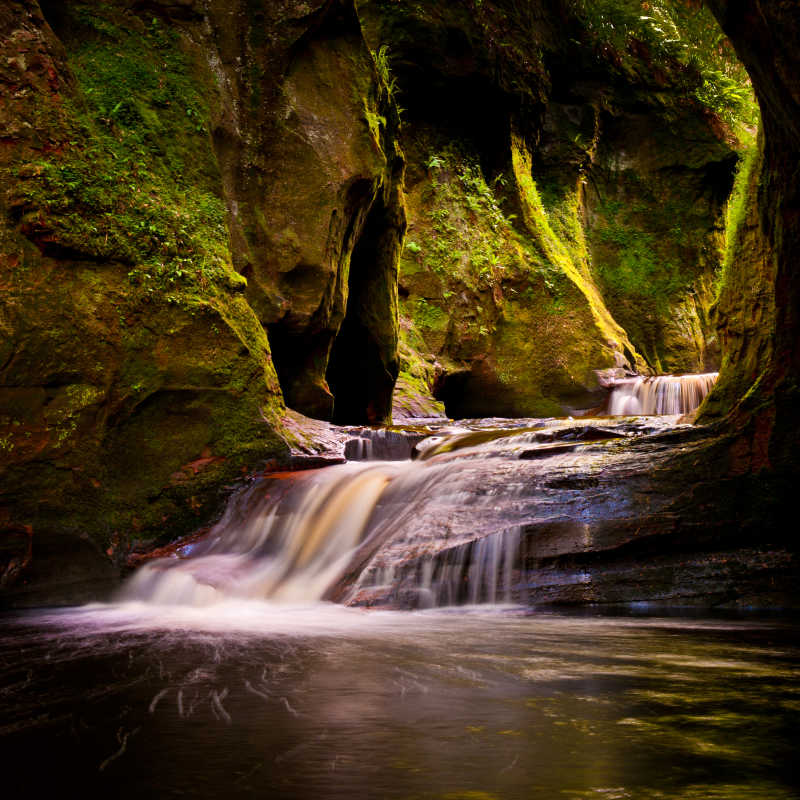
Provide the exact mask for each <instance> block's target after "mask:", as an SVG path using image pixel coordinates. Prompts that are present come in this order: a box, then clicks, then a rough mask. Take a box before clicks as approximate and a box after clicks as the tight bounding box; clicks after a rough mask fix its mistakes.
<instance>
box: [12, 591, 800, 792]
mask: <svg viewBox="0 0 800 800" xmlns="http://www.w3.org/2000/svg"><path fill="white" fill-rule="evenodd" d="M0 626H1V627H0V632H1V633H2V638H1V639H0V642H2V644H1V645H0V693H2V717H1V718H0V719H1V721H0V752H2V762H3V778H2V780H3V795H4V797H8V798H23V797H31V798H33V797H42V796H47V795H46V794H45V792H48V793H52V792H57V793H58V794H57V796H60V797H86V796H88V797H95V796H101V793H102V796H108V797H114V798H122V799H123V800H126V799H127V798H136V800H141V798H143V797H158V798H171V797H194V798H245V797H247V798H249V797H259V798H263V797H268V798H303V799H305V798H308V799H309V800H311V798H322V799H323V800H325V799H326V798H348V800H349V798H362V797H363V798H420V800H428V799H430V800H491V798H504V799H507V800H530V799H531V798H533V799H535V800H537V799H539V798H541V800H551V798H562V797H563V798H581V799H585V798H589V799H591V800H595V799H596V800H609V798H612V799H615V800H622V799H623V798H636V799H637V800H638V799H639V798H658V799H659V800H666V799H667V798H668V799H669V800H789V798H796V797H798V791H800V787H799V786H798V783H797V779H796V777H795V774H794V769H793V767H794V765H793V761H794V759H795V754H796V733H797V724H796V723H797V715H798V711H800V675H798V669H797V668H798V663H799V660H800V648H798V646H797V643H796V640H795V638H794V633H795V631H796V629H794V628H792V627H791V626H790V625H789V624H788V623H786V622H782V621H780V620H773V621H769V620H767V621H764V620H761V621H758V620H748V619H730V620H726V619H716V620H708V619H705V620H693V619H688V618H668V617H642V618H636V617H617V618H614V617H580V616H567V615H556V614H549V613H544V612H537V613H533V614H531V613H528V612H524V611H522V610H519V609H513V608H510V607H494V608H490V607H483V608H478V607H471V608H467V609H462V610H460V611H448V610H434V611H424V612H397V611H365V610H361V609H348V608H344V607H341V606H334V605H330V604H322V605H315V606H309V607H296V606H285V605H283V606H275V605H271V604H266V603H263V602H255V601H227V602H225V603H220V604H217V605H215V606H206V607H202V608H198V607H188V606H152V605H143V604H126V605H115V606H106V607H102V606H95V607H85V608H81V609H67V610H58V611H38V612H28V613H26V614H24V615H21V616H16V617H13V618H7V619H5V620H3V621H2V622H0Z"/></svg>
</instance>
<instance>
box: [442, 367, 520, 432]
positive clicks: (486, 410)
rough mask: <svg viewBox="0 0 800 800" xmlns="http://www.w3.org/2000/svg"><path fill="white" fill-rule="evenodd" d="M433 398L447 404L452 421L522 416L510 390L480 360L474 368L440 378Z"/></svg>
mask: <svg viewBox="0 0 800 800" xmlns="http://www.w3.org/2000/svg"><path fill="white" fill-rule="evenodd" d="M433 396H434V397H435V398H436V399H437V400H440V401H441V402H443V403H444V409H445V413H446V414H447V416H448V417H450V419H476V418H478V417H518V416H521V415H520V411H519V409H518V408H517V407H516V405H515V404H514V401H513V398H511V397H510V396H509V394H508V391H507V390H504V388H503V387H502V386H501V385H500V383H499V382H498V381H497V380H496V379H495V378H494V377H493V376H492V375H491V373H490V372H488V371H486V370H485V369H484V368H483V365H482V364H481V363H480V361H478V362H476V363H474V364H473V365H472V368H471V369H463V370H456V371H453V372H446V373H444V374H443V375H440V376H439V378H438V379H437V380H436V382H435V384H434V386H433Z"/></svg>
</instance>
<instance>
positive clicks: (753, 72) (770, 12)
mask: <svg viewBox="0 0 800 800" xmlns="http://www.w3.org/2000/svg"><path fill="white" fill-rule="evenodd" d="M710 6H711V7H712V8H713V10H714V13H715V14H716V15H717V18H718V19H719V21H720V24H721V25H722V28H723V30H724V31H725V32H726V33H727V34H728V36H729V37H730V39H731V41H732V42H733V44H734V47H735V48H736V52H737V54H738V55H739V57H740V58H741V60H742V62H743V63H744V64H745V66H746V67H747V69H748V72H749V74H750V76H751V78H752V81H753V87H754V89H755V91H756V95H757V97H758V99H759V105H760V107H761V115H762V121H763V127H762V134H763V142H762V144H761V155H760V156H759V158H758V160H757V161H756V164H755V165H754V167H753V169H752V171H751V173H750V178H749V190H748V192H747V197H746V202H745V209H744V212H743V214H742V217H743V219H742V221H741V224H740V226H739V228H738V229H737V231H736V233H735V240H734V242H733V243H732V245H733V248H734V252H733V257H732V258H731V262H730V269H729V271H728V275H727V280H726V288H725V290H724V292H723V295H722V297H721V299H720V313H721V321H722V334H723V353H724V359H723V367H722V370H721V372H720V379H719V382H718V385H717V387H716V389H715V391H714V392H713V393H712V395H711V397H710V399H709V403H708V406H707V408H708V412H707V414H706V415H704V417H702V419H703V420H710V419H720V418H722V417H723V416H725V415H727V421H728V424H729V426H730V427H731V428H733V429H734V430H736V431H737V432H738V434H739V435H738V436H737V438H736V444H735V446H734V448H733V450H732V453H731V462H732V468H734V469H736V470H737V471H739V472H751V473H755V474H758V473H761V474H762V475H763V476H765V477H766V476H769V477H770V479H771V480H774V479H775V477H776V476H779V475H782V476H783V477H784V479H785V480H786V481H787V485H786V494H785V495H783V496H782V499H783V501H784V502H787V503H788V498H789V497H790V494H789V491H790V489H789V487H790V486H791V485H792V484H793V483H794V477H793V466H792V465H793V463H795V461H796V457H797V445H798V418H797V412H796V409H797V402H798V385H800V384H799V383H798V379H799V378H800V348H798V342H800V336H798V333H799V332H800V320H798V311H797V309H798V308H800V276H799V275H798V270H797V269H796V267H795V263H796V254H797V252H798V249H799V248H800V215H798V208H800V194H799V193H800V183H799V182H798V170H800V80H799V79H798V72H797V68H798V61H799V59H798V53H797V48H796V42H797V37H798V35H800V19H798V15H797V9H796V8H795V7H794V6H793V4H791V3H787V2H776V3H770V4H767V5H765V4H762V3H757V2H750V1H749V0H747V1H745V2H741V3H729V2H725V1H724V0H715V2H712V3H710ZM775 499H776V500H777V499H778V498H777V497H776V498H775Z"/></svg>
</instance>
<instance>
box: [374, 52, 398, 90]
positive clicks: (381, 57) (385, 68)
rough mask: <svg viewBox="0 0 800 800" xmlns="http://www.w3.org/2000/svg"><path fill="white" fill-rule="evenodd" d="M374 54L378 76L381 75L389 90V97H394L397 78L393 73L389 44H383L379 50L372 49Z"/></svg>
mask: <svg viewBox="0 0 800 800" xmlns="http://www.w3.org/2000/svg"><path fill="white" fill-rule="evenodd" d="M372 55H373V58H374V59H375V67H376V68H377V70H378V77H380V79H381V81H382V82H383V85H384V86H385V87H386V90H387V91H388V92H389V97H394V96H395V95H396V94H397V78H395V76H394V75H392V65H391V59H390V57H389V45H386V44H382V45H381V46H380V47H379V48H378V50H377V51H375V50H373V51H372Z"/></svg>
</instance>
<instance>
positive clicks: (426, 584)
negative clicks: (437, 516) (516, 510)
mask: <svg viewBox="0 0 800 800" xmlns="http://www.w3.org/2000/svg"><path fill="white" fill-rule="evenodd" d="M520 539H521V534H520V529H519V527H514V528H511V529H510V530H507V531H500V532H499V533H493V534H490V535H489V536H484V537H483V538H482V539H477V540H475V541H471V542H466V543H464V544H461V545H457V546H456V547H451V548H449V549H447V550H444V551H441V552H439V553H437V554H435V555H433V556H430V557H427V558H423V559H421V560H420V561H418V562H415V563H414V564H413V565H412V566H411V568H410V569H407V570H404V571H403V570H398V569H397V568H396V567H394V566H389V567H384V568H382V569H380V568H379V569H376V570H374V571H372V572H371V573H366V574H365V575H363V576H362V578H361V580H360V581H359V582H358V584H357V585H356V586H355V587H354V588H353V590H352V591H351V592H350V594H349V596H348V602H351V603H352V602H357V603H359V604H366V605H370V604H371V601H372V599H373V597H375V596H378V597H380V598H381V601H382V602H385V597H386V595H387V592H386V589H387V587H389V588H390V592H389V596H390V597H392V599H393V601H394V602H395V603H397V604H399V605H402V606H403V607H410V608H433V607H437V606H456V605H464V604H468V605H477V604H479V603H494V604H496V603H507V604H508V603H512V602H514V600H515V599H517V597H516V596H515V593H514V591H513V589H514V569H515V567H516V566H517V564H518V561H519V552H520ZM517 594H518V593H517Z"/></svg>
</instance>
